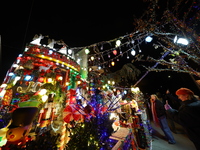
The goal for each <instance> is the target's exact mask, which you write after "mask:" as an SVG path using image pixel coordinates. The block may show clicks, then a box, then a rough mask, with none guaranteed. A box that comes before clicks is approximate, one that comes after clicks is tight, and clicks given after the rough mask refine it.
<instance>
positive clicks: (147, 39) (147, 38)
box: [145, 36, 153, 42]
mask: <svg viewBox="0 0 200 150" xmlns="http://www.w3.org/2000/svg"><path fill="white" fill-rule="evenodd" d="M152 40H153V38H152V37H150V36H147V37H146V38H145V41H146V42H151V41H152Z"/></svg>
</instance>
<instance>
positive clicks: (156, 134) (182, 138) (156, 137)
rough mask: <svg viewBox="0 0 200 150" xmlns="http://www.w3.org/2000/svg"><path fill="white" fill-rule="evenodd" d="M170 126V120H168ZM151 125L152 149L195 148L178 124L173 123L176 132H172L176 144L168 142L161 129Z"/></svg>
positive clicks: (184, 149)
mask: <svg viewBox="0 0 200 150" xmlns="http://www.w3.org/2000/svg"><path fill="white" fill-rule="evenodd" d="M168 124H169V126H170V128H172V126H171V125H170V122H169V121H168ZM151 125H152V150H196V149H195V146H194V145H193V143H192V142H191V141H190V140H189V139H188V137H187V135H186V134H185V132H184V129H183V128H182V127H181V126H180V125H179V124H176V123H174V125H175V128H176V133H175V132H172V133H173V135H174V138H175V140H176V144H168V141H167V140H166V139H165V136H164V133H163V131H162V130H161V129H160V128H158V127H155V126H154V124H153V123H151Z"/></svg>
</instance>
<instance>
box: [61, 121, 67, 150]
mask: <svg viewBox="0 0 200 150" xmlns="http://www.w3.org/2000/svg"><path fill="white" fill-rule="evenodd" d="M66 124H67V123H65V122H64V123H63V128H62V133H61V138H60V150H64V148H65V136H66Z"/></svg>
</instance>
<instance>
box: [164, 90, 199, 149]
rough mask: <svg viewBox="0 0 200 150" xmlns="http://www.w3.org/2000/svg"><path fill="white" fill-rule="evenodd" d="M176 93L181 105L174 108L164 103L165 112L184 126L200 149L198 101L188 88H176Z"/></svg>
mask: <svg viewBox="0 0 200 150" xmlns="http://www.w3.org/2000/svg"><path fill="white" fill-rule="evenodd" d="M176 95H177V96H178V98H179V99H180V100H181V101H182V103H181V106H180V107H179V109H178V110H176V109H172V108H171V106H170V105H169V104H165V109H166V112H167V114H168V116H169V117H170V118H171V119H173V120H174V121H175V122H177V123H179V124H180V125H182V126H183V127H184V129H185V130H186V132H187V135H188V137H189V139H190V140H191V141H192V142H193V143H194V145H195V147H196V149H197V150H200V101H199V100H198V99H197V98H196V97H195V95H194V93H193V91H191V90H190V89H188V88H180V89H178V90H177V91H176Z"/></svg>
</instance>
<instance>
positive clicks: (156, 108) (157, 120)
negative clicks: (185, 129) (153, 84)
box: [150, 94, 176, 144]
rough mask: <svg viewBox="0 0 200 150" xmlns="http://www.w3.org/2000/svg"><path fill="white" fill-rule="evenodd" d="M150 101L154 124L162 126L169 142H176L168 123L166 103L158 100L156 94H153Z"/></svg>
mask: <svg viewBox="0 0 200 150" xmlns="http://www.w3.org/2000/svg"><path fill="white" fill-rule="evenodd" d="M150 101H151V112H152V116H153V121H154V124H155V125H156V126H160V127H161V129H162V131H163V132H164V134H165V136H166V138H167V140H168V143H169V144H175V143H176V141H175V139H174V136H173V134H172V132H171V130H170V128H169V126H168V123H167V119H166V113H165V108H164V104H163V103H162V102H161V101H159V100H158V97H157V96H156V95H155V94H152V95H151V99H150Z"/></svg>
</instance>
